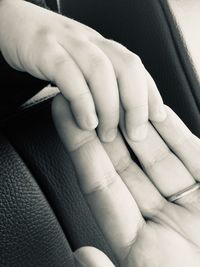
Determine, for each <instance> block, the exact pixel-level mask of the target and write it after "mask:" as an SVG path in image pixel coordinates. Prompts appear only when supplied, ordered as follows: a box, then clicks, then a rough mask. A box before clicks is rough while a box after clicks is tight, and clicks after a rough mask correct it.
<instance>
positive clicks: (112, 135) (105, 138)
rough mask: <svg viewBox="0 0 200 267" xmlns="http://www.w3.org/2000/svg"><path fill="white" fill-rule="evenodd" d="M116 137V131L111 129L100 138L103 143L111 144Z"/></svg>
mask: <svg viewBox="0 0 200 267" xmlns="http://www.w3.org/2000/svg"><path fill="white" fill-rule="evenodd" d="M116 135H117V129H111V130H109V131H107V132H105V133H104V134H103V136H102V141H103V142H112V141H113V140H114V139H115V137H116Z"/></svg>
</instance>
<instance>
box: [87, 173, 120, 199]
mask: <svg viewBox="0 0 200 267" xmlns="http://www.w3.org/2000/svg"><path fill="white" fill-rule="evenodd" d="M117 181H118V179H117V174H116V173H115V172H114V171H112V170H111V171H107V172H106V173H104V174H103V176H102V177H100V179H98V177H97V179H94V180H93V182H92V183H91V184H90V186H89V187H88V188H87V189H86V190H84V194H85V195H90V194H94V193H98V192H102V191H105V190H106V189H108V188H110V187H111V186H112V185H113V184H115V183H116V182H117Z"/></svg>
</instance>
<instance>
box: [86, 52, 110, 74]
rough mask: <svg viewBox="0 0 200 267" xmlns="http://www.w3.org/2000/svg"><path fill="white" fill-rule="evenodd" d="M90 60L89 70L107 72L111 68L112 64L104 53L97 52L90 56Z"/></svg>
mask: <svg viewBox="0 0 200 267" xmlns="http://www.w3.org/2000/svg"><path fill="white" fill-rule="evenodd" d="M89 58H90V62H89V70H90V72H92V73H94V72H103V73H104V72H106V71H107V70H108V69H110V67H111V64H110V63H109V60H108V58H107V57H106V56H105V55H103V53H102V54H101V53H95V54H93V55H90V56H89Z"/></svg>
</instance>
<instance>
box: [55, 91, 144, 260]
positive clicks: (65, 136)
mask: <svg viewBox="0 0 200 267" xmlns="http://www.w3.org/2000/svg"><path fill="white" fill-rule="evenodd" d="M52 109H53V117H54V121H55V124H56V126H57V130H58V132H59V134H60V137H61V139H62V141H63V143H64V144H65V146H66V148H67V149H68V151H70V156H71V158H72V161H73V163H74V166H75V168H76V171H77V173H78V177H79V184H80V187H81V189H82V192H83V194H84V196H85V198H86V199H87V201H88V204H89V206H90V208H91V210H92V212H93V215H94V217H95V218H96V221H97V222H98V224H99V226H100V228H101V229H102V232H103V233H104V235H105V237H106V238H107V240H108V241H109V243H110V246H111V247H112V249H113V251H114V252H115V253H116V256H117V257H118V259H119V260H123V259H124V258H125V257H126V256H127V254H128V253H129V251H130V249H131V246H132V243H133V242H134V240H135V238H136V236H137V232H138V231H139V229H140V228H141V226H142V225H143V223H144V220H143V218H142V216H141V213H140V211H139V209H138V207H137V205H136V203H135V201H134V199H133V197H132V195H131V194H130V192H129V191H128V189H127V187H126V186H125V184H124V183H123V181H122V180H121V178H120V177H119V175H118V174H117V173H116V171H115V169H114V167H113V165H112V163H111V161H110V160H109V158H108V156H107V154H106V152H105V150H104V149H103V147H102V145H101V143H100V141H99V139H98V138H97V136H96V134H95V132H94V131H93V132H92V131H83V130H81V129H79V128H78V127H77V126H76V124H75V123H74V121H73V118H72V116H71V113H70V110H69V107H68V105H67V102H66V101H65V100H64V99H63V98H62V97H61V96H58V97H57V98H56V99H55V100H54V102H53V107H52Z"/></svg>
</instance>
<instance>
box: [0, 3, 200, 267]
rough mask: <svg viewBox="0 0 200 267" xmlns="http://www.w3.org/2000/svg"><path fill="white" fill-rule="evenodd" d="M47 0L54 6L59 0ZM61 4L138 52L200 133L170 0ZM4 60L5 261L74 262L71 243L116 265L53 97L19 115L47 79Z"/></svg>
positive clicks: (1, 246)
mask: <svg viewBox="0 0 200 267" xmlns="http://www.w3.org/2000/svg"><path fill="white" fill-rule="evenodd" d="M48 2H49V3H48V6H50V5H51V6H52V7H53V6H54V8H56V3H55V2H53V0H49V1H48ZM59 3H60V8H61V10H62V13H63V14H65V15H67V16H69V17H72V18H74V19H76V20H79V21H81V22H83V23H85V24H87V25H89V26H91V27H93V28H95V29H96V30H98V31H99V32H101V33H102V34H103V35H104V36H105V37H108V38H112V39H115V40H116V41H119V42H120V43H122V44H124V45H125V46H127V47H128V48H129V49H130V50H132V51H133V52H135V53H137V54H138V55H140V57H141V58H142V60H143V63H144V64H145V66H146V67H147V69H148V70H149V71H150V73H151V74H152V75H153V77H154V79H155V80H156V82H157V84H158V87H159V89H160V91H161V94H162V96H163V98H164V100H165V102H166V103H167V104H168V105H169V106H171V107H172V108H173V109H174V110H175V111H176V112H177V113H178V115H179V116H180V117H181V118H182V119H183V120H184V121H185V123H186V124H187V125H188V126H189V127H190V129H191V130H192V131H193V132H194V133H196V135H198V136H199V137H200V114H199V100H200V96H199V94H200V90H199V84H198V83H197V82H196V80H195V77H193V70H192V69H191V68H190V66H191V65H190V62H189V61H188V57H187V55H186V54H185V51H184V49H183V47H182V44H181V39H179V34H178V32H177V28H176V27H174V21H173V18H172V17H171V16H170V13H169V10H168V8H167V6H166V1H164V0H131V1H130V0H123V1H122V0H119V1H114V0H109V1H105V0H101V1H91V0H84V1H81V0H67V1H65V0H61V1H59ZM111 14H112V15H111ZM0 60H1V62H0V68H1V73H3V75H2V76H3V78H2V79H5V84H6V86H5V88H4V90H2V91H3V92H4V95H3V97H1V98H0V108H1V114H2V116H3V118H5V114H6V113H7V112H8V113H12V116H11V117H9V118H7V119H6V120H4V121H3V122H2V123H1V128H2V131H3V133H4V135H5V136H6V137H7V139H8V140H9V142H8V141H7V140H5V139H4V138H3V137H0V216H1V217H0V240H1V241H0V266H2V267H13V266H14V267H15V266H16V267H23V266H26V267H29V266H30V267H32V266H38V267H43V266H44V267H46V266H49V267H51V266H52V267H54V266H55V267H59V266H69V267H71V266H73V259H72V254H71V249H72V250H75V249H77V248H79V247H81V246H85V245H91V246H95V247H97V248H99V249H101V250H103V251H104V252H105V253H106V254H107V255H109V257H110V258H111V259H112V260H113V261H114V262H115V264H116V265H117V263H116V260H115V258H114V255H113V253H112V252H111V249H110V248H109V246H108V244H107V242H106V240H105V239H104V237H103V235H102V233H101V231H100V229H99V227H98V225H97V223H96V222H95V220H94V218H93V216H92V214H91V212H90V210H89V208H88V206H87V203H86V202H85V200H84V198H83V196H82V194H81V192H80V189H79V186H78V183H77V178H76V174H75V172H74V169H73V166H72V164H71V161H70V159H69V156H68V154H67V152H66V151H65V149H64V147H63V145H62V144H61V142H60V140H59V138H58V135H57V133H56V131H55V128H54V126H53V122H52V119H51V110H50V101H49V100H48V101H46V102H44V103H42V104H38V105H35V106H32V107H31V108H29V109H28V110H27V109H24V110H23V111H21V112H18V113H13V110H15V109H16V107H17V106H19V105H20V104H22V103H23V102H24V101H25V100H26V99H28V98H29V97H31V96H32V95H33V94H35V93H36V92H37V91H39V90H40V89H41V88H42V86H43V85H44V83H43V82H41V81H39V80H37V79H35V78H32V77H30V76H29V75H27V74H24V73H19V72H16V71H14V70H12V69H11V68H10V67H9V66H8V65H7V64H6V63H5V62H4V61H3V59H2V58H0ZM2 70H3V72H2ZM13 81H15V85H14V86H13ZM19 91H20V96H19V94H18V92H19ZM15 92H17V93H15ZM11 144H12V145H11ZM13 147H14V148H13ZM2 240H3V241H2ZM67 240H68V241H67ZM68 242H69V244H68ZM69 246H70V247H71V249H70V247H69Z"/></svg>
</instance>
